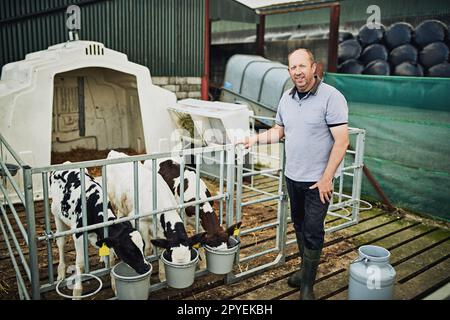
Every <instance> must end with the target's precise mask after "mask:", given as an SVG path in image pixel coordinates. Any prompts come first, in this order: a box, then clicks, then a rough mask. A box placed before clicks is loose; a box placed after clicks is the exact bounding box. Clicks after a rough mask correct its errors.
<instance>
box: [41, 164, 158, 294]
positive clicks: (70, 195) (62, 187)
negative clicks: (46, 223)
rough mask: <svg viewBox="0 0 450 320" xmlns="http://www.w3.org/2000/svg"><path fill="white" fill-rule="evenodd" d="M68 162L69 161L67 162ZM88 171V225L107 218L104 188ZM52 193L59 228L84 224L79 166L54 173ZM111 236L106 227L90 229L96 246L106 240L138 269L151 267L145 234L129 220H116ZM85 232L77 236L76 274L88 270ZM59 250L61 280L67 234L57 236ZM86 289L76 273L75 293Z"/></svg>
mask: <svg viewBox="0 0 450 320" xmlns="http://www.w3.org/2000/svg"><path fill="white" fill-rule="evenodd" d="M65 163H67V162H65ZM84 174H85V190H86V214H87V225H93V224H96V223H101V222H103V221H104V219H103V191H102V188H101V186H100V185H99V184H98V183H97V182H96V181H95V180H94V178H93V177H91V176H90V175H88V174H87V171H86V170H85V171H84ZM49 182H50V197H51V198H52V204H51V211H52V214H53V216H54V218H55V224H56V231H57V232H60V231H64V230H67V229H75V228H80V227H82V226H83V222H82V221H83V219H82V209H81V180H80V171H79V170H63V171H54V172H51V173H50V176H49ZM115 219H116V216H115V215H114V213H113V211H112V208H111V204H110V203H109V202H108V221H111V220H115ZM108 230H109V231H108V232H109V236H108V237H107V238H105V237H104V236H103V228H98V229H94V230H91V231H89V233H88V240H89V241H90V243H91V244H92V245H94V246H96V247H100V246H102V245H103V244H105V245H106V246H108V247H109V248H111V249H112V250H111V251H112V253H113V254H114V253H115V254H116V255H117V256H118V257H119V258H120V259H122V260H123V261H124V262H125V263H127V264H128V265H129V266H130V267H132V268H133V269H134V270H135V271H136V272H137V273H139V274H144V273H145V272H147V271H148V270H150V265H149V263H148V262H147V261H146V260H145V258H144V255H143V251H144V246H145V244H144V242H143V240H142V237H141V234H140V233H139V232H138V231H136V230H135V229H134V228H133V227H132V225H131V223H130V222H129V221H126V222H121V223H118V224H113V225H111V226H109V228H108ZM83 239H84V235H83V233H81V232H79V233H75V234H74V235H73V240H74V243H75V251H76V263H75V265H76V266H75V267H76V274H77V275H80V274H81V273H83V271H84V246H83ZM56 243H57V246H58V252H59V265H58V280H62V279H64V278H65V275H66V263H65V257H64V244H65V237H59V238H57V240H56ZM82 292H83V288H82V284H81V281H80V277H76V280H75V287H74V289H73V295H74V296H80V295H81V293H82Z"/></svg>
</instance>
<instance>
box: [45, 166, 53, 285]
mask: <svg viewBox="0 0 450 320" xmlns="http://www.w3.org/2000/svg"><path fill="white" fill-rule="evenodd" d="M42 189H43V200H44V220H45V232H46V233H47V234H49V233H51V232H52V227H51V225H50V208H49V205H48V197H49V196H48V174H47V172H43V173H42ZM47 257H48V281H49V282H50V283H53V282H54V281H55V279H54V275H53V254H52V244H51V242H50V241H47Z"/></svg>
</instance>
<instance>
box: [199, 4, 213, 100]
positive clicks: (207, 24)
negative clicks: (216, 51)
mask: <svg viewBox="0 0 450 320" xmlns="http://www.w3.org/2000/svg"><path fill="white" fill-rule="evenodd" d="M210 46H211V21H210V20H209V0H205V39H204V59H205V60H204V61H203V76H202V89H201V90H202V100H209V99H208V95H209V63H210V61H209V50H210Z"/></svg>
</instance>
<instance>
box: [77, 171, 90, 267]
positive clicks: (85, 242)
mask: <svg viewBox="0 0 450 320" xmlns="http://www.w3.org/2000/svg"><path fill="white" fill-rule="evenodd" d="M80 182H81V218H82V223H83V227H86V226H87V225H88V218H87V208H86V175H85V174H84V169H80ZM83 255H84V271H85V272H87V273H89V242H88V232H87V231H84V232H83ZM76 267H78V266H76Z"/></svg>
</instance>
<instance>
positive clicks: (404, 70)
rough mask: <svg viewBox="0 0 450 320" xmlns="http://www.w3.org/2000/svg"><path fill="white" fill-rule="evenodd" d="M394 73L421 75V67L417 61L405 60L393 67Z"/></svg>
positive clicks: (409, 75) (410, 75)
mask: <svg viewBox="0 0 450 320" xmlns="http://www.w3.org/2000/svg"><path fill="white" fill-rule="evenodd" d="M394 75H396V76H406V77H423V68H422V66H421V65H420V64H418V63H414V62H409V61H406V62H403V63H400V64H399V65H398V66H396V67H395V69H394Z"/></svg>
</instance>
